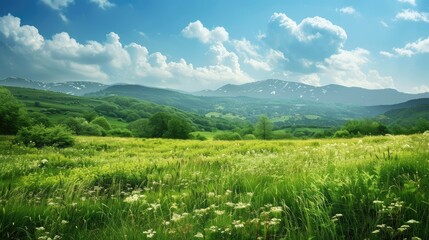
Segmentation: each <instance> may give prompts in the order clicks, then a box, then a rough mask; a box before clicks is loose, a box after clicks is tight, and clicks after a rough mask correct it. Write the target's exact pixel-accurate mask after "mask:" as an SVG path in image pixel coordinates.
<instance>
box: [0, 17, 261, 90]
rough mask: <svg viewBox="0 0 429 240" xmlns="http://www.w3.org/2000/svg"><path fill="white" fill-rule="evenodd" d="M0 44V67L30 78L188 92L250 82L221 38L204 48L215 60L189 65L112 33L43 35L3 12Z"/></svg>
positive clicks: (0, 20)
mask: <svg viewBox="0 0 429 240" xmlns="http://www.w3.org/2000/svg"><path fill="white" fill-rule="evenodd" d="M0 46H1V47H0V56H3V55H6V53H7V56H8V61H7V64H2V65H0V72H2V73H10V72H14V70H13V69H20V73H21V74H22V76H31V78H33V79H35V80H44V81H71V80H92V81H104V82H106V83H115V82H128V83H138V84H143V85H151V86H158V87H168V88H177V89H182V90H188V91H192V90H201V89H204V88H217V87H220V86H221V85H223V84H226V83H245V82H249V81H253V79H252V78H251V77H249V76H248V75H247V74H246V73H245V72H244V71H243V70H242V69H241V68H240V64H239V61H238V56H237V55H236V54H235V53H234V52H230V51H228V50H227V49H226V48H225V46H224V45H223V44H222V43H221V42H217V43H214V44H213V45H212V46H211V48H210V49H211V52H212V53H213V55H214V59H215V61H216V63H214V64H212V65H209V66H201V67H194V66H193V65H192V64H190V63H187V62H186V61H185V60H184V59H180V60H179V61H177V62H175V61H169V59H168V58H167V57H166V56H165V55H163V54H162V53H160V52H155V53H150V52H149V51H148V49H147V48H146V47H144V46H141V45H139V44H137V43H131V44H128V45H125V46H124V45H123V44H122V43H121V41H120V37H119V35H118V34H116V33H114V32H111V33H109V34H107V35H106V40H105V41H104V42H97V41H87V42H86V43H79V42H78V41H77V40H76V39H74V38H72V37H71V36H70V35H69V34H68V33H66V32H62V33H58V34H55V35H53V36H52V38H51V39H44V38H43V36H41V35H40V34H39V33H38V30H37V28H35V27H33V26H27V25H23V26H22V25H21V23H20V19H19V18H17V17H14V16H12V15H10V14H9V15H6V16H4V17H0ZM15 72H16V70H15Z"/></svg>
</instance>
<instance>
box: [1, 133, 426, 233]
mask: <svg viewBox="0 0 429 240" xmlns="http://www.w3.org/2000/svg"><path fill="white" fill-rule="evenodd" d="M11 140H12V137H4V136H3V137H1V136H0V239H48V238H51V239H150V238H152V239H198V238H202V239H429V200H428V199H429V135H411V136H384V137H366V138H360V139H346V140H338V139H336V140H307V141H285V140H284V141H256V140H255V141H234V142H223V141H180V140H161V139H134V138H110V137H77V139H76V145H75V146H74V147H72V148H66V149H55V148H49V147H48V148H44V149H41V150H38V149H34V148H28V147H24V146H19V145H14V144H12V143H11Z"/></svg>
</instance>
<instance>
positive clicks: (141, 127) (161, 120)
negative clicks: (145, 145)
mask: <svg viewBox="0 0 429 240" xmlns="http://www.w3.org/2000/svg"><path fill="white" fill-rule="evenodd" d="M128 129H129V130H130V131H131V132H132V133H133V135H134V136H136V137H143V138H150V137H152V138H173V139H188V138H190V133H191V131H193V130H194V128H193V126H192V124H191V123H190V122H189V120H187V119H186V118H184V117H181V116H179V115H174V114H170V113H166V112H159V113H155V114H154V115H152V116H151V117H150V118H149V119H138V120H136V121H134V122H131V123H130V124H129V125H128Z"/></svg>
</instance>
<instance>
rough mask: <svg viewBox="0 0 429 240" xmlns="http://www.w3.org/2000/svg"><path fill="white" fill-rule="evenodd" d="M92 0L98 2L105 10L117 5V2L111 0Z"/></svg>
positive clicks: (91, 0)
mask: <svg viewBox="0 0 429 240" xmlns="http://www.w3.org/2000/svg"><path fill="white" fill-rule="evenodd" d="M90 2H92V3H95V4H97V5H98V7H99V8H101V9H103V10H105V9H107V8H111V7H114V6H115V4H114V3H111V2H109V0H90Z"/></svg>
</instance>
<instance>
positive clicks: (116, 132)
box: [107, 128, 133, 137]
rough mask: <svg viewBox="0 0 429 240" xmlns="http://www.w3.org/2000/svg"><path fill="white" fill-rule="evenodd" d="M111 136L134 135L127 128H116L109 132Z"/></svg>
mask: <svg viewBox="0 0 429 240" xmlns="http://www.w3.org/2000/svg"><path fill="white" fill-rule="evenodd" d="M107 134H108V135H110V136H117V137H132V136H133V133H132V132H131V131H130V130H128V129H125V128H115V129H112V130H110V131H108V132H107Z"/></svg>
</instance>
